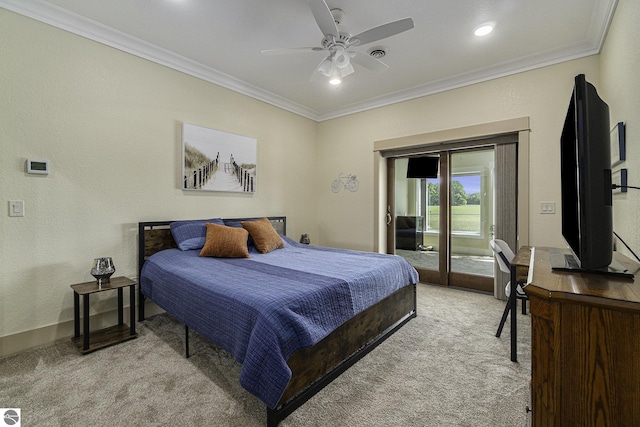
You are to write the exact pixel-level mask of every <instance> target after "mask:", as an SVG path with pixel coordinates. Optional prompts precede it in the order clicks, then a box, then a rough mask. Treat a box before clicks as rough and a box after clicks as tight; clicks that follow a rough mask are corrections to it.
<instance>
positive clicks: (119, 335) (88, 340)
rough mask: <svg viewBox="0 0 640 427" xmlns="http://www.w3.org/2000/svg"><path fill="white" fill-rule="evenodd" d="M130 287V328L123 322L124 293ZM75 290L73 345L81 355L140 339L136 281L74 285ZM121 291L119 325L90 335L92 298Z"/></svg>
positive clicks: (115, 279)
mask: <svg viewBox="0 0 640 427" xmlns="http://www.w3.org/2000/svg"><path fill="white" fill-rule="evenodd" d="M126 287H129V319H130V323H131V326H129V325H127V324H126V323H124V309H123V295H122V290H123V289H124V288H126ZM71 288H72V289H73V292H74V293H73V326H74V337H73V338H72V340H73V342H75V343H76V345H77V346H78V349H79V350H80V352H81V353H82V354H87V353H91V352H92V351H96V350H99V349H101V348H104V347H107V346H110V345H113V344H117V343H120V342H123V341H127V340H130V339H134V338H137V337H138V334H137V333H136V318H135V305H136V292H135V289H136V282H134V281H133V280H131V279H128V278H126V277H112V278H111V280H110V282H109V283H103V284H102V285H98V283H97V282H96V281H92V282H85V283H77V284H75V285H71ZM110 290H117V291H118V324H117V325H114V326H110V327H108V328H104V329H100V330H97V331H93V332H91V331H90V329H89V295H91V294H95V293H98V292H104V291H110ZM80 295H82V308H83V313H82V335H80Z"/></svg>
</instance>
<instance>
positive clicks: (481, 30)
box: [474, 24, 493, 37]
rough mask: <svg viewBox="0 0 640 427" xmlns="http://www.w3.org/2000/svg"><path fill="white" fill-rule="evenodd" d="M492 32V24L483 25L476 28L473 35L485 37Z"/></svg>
mask: <svg viewBox="0 0 640 427" xmlns="http://www.w3.org/2000/svg"><path fill="white" fill-rule="evenodd" d="M491 31H493V24H484V25H481V26H479V27H478V28H476V30H475V32H474V34H475V35H476V36H478V37H482V36H486V35H487V34H489V33H490V32H491Z"/></svg>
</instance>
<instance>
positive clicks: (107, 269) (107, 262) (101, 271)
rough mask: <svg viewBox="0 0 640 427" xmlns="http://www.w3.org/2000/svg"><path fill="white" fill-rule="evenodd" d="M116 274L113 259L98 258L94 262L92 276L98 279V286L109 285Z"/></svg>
mask: <svg viewBox="0 0 640 427" xmlns="http://www.w3.org/2000/svg"><path fill="white" fill-rule="evenodd" d="M115 272H116V268H115V267H114V266H113V260H112V259H111V257H102V258H96V259H94V260H93V266H92V267H91V275H92V276H93V277H95V278H96V280H97V281H98V285H102V284H103V283H109V278H110V277H111V275H112V274H113V273H115Z"/></svg>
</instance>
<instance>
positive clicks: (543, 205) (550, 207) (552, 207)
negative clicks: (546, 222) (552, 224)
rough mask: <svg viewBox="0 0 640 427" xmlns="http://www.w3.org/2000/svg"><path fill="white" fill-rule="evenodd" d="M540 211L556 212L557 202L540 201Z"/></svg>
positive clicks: (546, 212) (545, 212) (543, 212)
mask: <svg viewBox="0 0 640 427" xmlns="http://www.w3.org/2000/svg"><path fill="white" fill-rule="evenodd" d="M540 213H542V214H554V213H556V202H540Z"/></svg>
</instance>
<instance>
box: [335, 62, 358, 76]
mask: <svg viewBox="0 0 640 427" xmlns="http://www.w3.org/2000/svg"><path fill="white" fill-rule="evenodd" d="M354 71H355V70H354V69H353V65H351V64H348V65H347V66H346V67H343V68H338V72H339V73H340V77H347V76H348V75H349V74H351V73H353V72H354Z"/></svg>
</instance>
